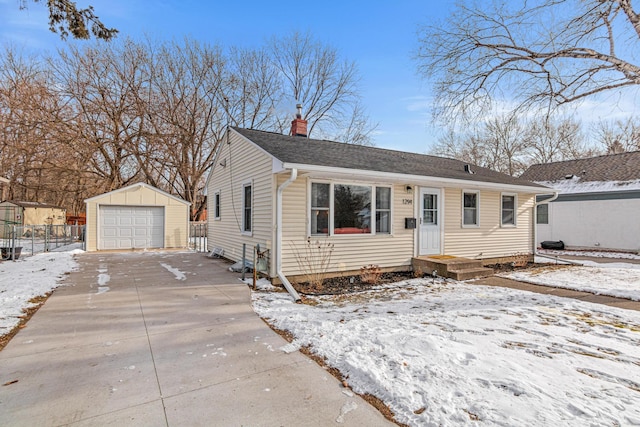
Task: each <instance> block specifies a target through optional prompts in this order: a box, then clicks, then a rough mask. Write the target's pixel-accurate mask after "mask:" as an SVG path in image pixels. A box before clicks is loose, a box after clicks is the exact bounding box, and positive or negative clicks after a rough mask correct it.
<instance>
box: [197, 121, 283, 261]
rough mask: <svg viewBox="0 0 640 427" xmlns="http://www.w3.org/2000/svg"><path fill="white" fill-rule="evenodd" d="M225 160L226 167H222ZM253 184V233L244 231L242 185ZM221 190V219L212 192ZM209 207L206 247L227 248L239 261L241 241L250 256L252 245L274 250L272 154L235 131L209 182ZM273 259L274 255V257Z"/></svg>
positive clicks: (224, 146)
mask: <svg viewBox="0 0 640 427" xmlns="http://www.w3.org/2000/svg"><path fill="white" fill-rule="evenodd" d="M220 163H223V164H224V165H225V166H222V165H221V164H220ZM248 182H251V183H252V189H251V192H252V198H253V205H252V221H251V223H252V232H251V235H247V234H243V233H242V210H243V206H242V192H243V185H244V184H246V183H248ZM216 192H220V219H215V218H214V212H213V208H214V205H213V204H214V200H213V195H214V194H215V193H216ZM207 194H208V195H209V197H208V202H207V206H208V209H209V221H208V230H207V232H208V234H207V236H208V239H207V246H208V249H209V250H210V251H211V250H213V248H222V249H224V257H225V258H228V259H231V260H234V261H238V260H240V259H241V258H242V244H243V243H245V244H246V245H247V257H248V258H249V259H251V257H252V250H253V247H254V246H255V245H257V244H259V245H260V248H261V249H265V248H268V249H270V250H273V248H272V241H273V224H274V222H275V218H274V198H275V190H274V179H273V174H272V159H271V156H269V155H268V154H266V153H265V152H263V151H262V150H260V149H259V148H258V147H256V146H255V145H254V144H252V143H250V142H248V141H246V140H245V139H244V138H242V137H241V136H239V135H237V134H236V133H233V132H232V133H231V138H230V144H227V143H226V142H224V143H223V144H222V146H221V147H220V152H219V153H218V157H217V159H216V164H215V165H214V169H213V171H212V172H211V176H210V177H209V181H208V184H207ZM272 258H273V257H272Z"/></svg>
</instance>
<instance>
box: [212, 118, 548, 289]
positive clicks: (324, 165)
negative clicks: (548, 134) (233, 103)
mask: <svg viewBox="0 0 640 427" xmlns="http://www.w3.org/2000/svg"><path fill="white" fill-rule="evenodd" d="M306 134H307V132H306V121H304V120H303V119H301V118H300V115H298V117H297V118H296V119H295V120H293V122H292V131H291V135H293V136H288V135H282V134H277V133H271V132H264V131H257V130H248V129H240V128H237V127H232V128H229V129H228V131H227V134H226V141H225V142H223V143H222V144H221V145H220V146H219V148H218V151H217V153H216V156H217V157H216V160H215V162H214V165H213V167H212V170H211V172H210V175H209V177H208V179H207V194H208V210H209V229H208V236H209V238H208V249H209V250H210V251H214V250H215V252H216V253H223V254H224V257H225V258H228V259H231V260H235V261H237V260H239V259H241V257H242V246H243V243H244V244H246V245H247V247H248V248H249V249H248V251H247V254H248V259H251V258H250V257H251V255H250V254H251V250H252V248H253V247H254V246H255V245H258V244H259V245H260V247H261V249H264V248H267V249H269V254H270V257H269V259H270V263H269V265H268V271H267V273H268V275H269V276H270V277H271V278H272V279H275V282H278V281H281V282H282V283H283V284H284V285H285V287H287V286H288V285H287V284H288V281H289V279H291V280H295V279H298V278H300V277H301V276H303V275H304V274H305V271H304V270H305V268H304V266H303V265H301V264H303V263H304V262H302V263H301V262H300V261H301V258H304V257H305V250H307V249H309V247H308V246H307V245H310V246H312V244H313V243H314V242H318V244H319V245H320V246H322V245H324V244H331V245H332V253H331V260H330V262H329V263H328V264H329V265H327V266H326V273H327V275H330V274H331V275H343V274H344V275H347V274H356V273H358V274H359V271H360V268H362V267H363V266H366V265H371V264H374V265H377V266H378V267H379V268H380V269H381V270H383V271H392V270H410V269H411V268H412V260H413V258H414V257H417V256H420V255H431V256H441V257H443V256H457V257H468V258H474V259H476V260H483V262H485V263H491V262H492V261H497V260H504V259H505V258H509V257H512V256H514V255H516V254H523V253H524V254H532V253H533V251H534V241H535V240H534V224H533V221H534V208H535V201H536V195H539V194H549V193H552V190H550V189H548V188H545V187H544V186H541V185H539V184H534V183H531V182H529V181H525V180H523V179H520V178H514V177H511V176H508V175H505V174H501V173H498V172H494V171H491V170H489V169H485V168H481V167H477V166H473V165H468V164H465V163H464V162H461V161H458V160H453V159H446V158H440V157H434V156H428V155H422V154H414V153H408V152H401V151H394V150H387V149H382V148H374V147H367V146H361V145H353V144H345V143H340V142H333V141H326V140H316V139H310V138H307V137H306ZM308 241H309V242H311V243H310V244H308V243H307V242H308ZM311 249H313V248H311ZM303 261H304V260H303ZM289 285H290V283H289ZM287 289H289V288H287Z"/></svg>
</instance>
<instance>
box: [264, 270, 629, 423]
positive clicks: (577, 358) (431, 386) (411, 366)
mask: <svg viewBox="0 0 640 427" xmlns="http://www.w3.org/2000/svg"><path fill="white" fill-rule="evenodd" d="M610 271H611V270H610V269H607V270H606V272H610ZM606 272H604V273H603V274H605V273H606ZM574 278H575V279H574V280H575V281H576V282H579V281H580V280H583V278H582V276H574ZM601 279H602V282H605V281H606V280H607V279H606V277H602V278H601ZM309 299H310V300H312V302H313V305H306V304H295V303H294V302H293V301H291V299H290V298H289V297H288V295H286V294H283V293H275V292H271V293H265V292H253V293H252V301H253V306H254V310H255V311H256V312H257V313H258V314H259V315H260V316H261V317H263V318H264V319H266V320H267V321H268V322H269V323H271V324H273V325H274V326H275V327H277V328H279V329H282V330H287V331H289V332H290V333H291V334H293V336H294V337H295V341H294V342H295V343H296V345H301V346H309V347H310V348H311V349H312V351H313V352H314V353H316V354H317V355H318V356H319V357H321V358H323V359H324V360H325V361H326V363H327V364H328V365H329V366H331V367H334V368H336V369H338V370H339V371H340V372H341V373H342V375H343V376H344V377H345V378H346V379H347V381H348V383H349V386H350V387H351V389H352V390H353V391H354V392H356V393H359V394H364V393H371V394H373V395H375V396H377V397H378V398H380V399H381V400H382V401H383V402H384V403H385V404H386V405H388V406H389V407H390V408H391V410H392V411H393V412H394V413H395V414H396V418H397V420H398V421H399V422H402V423H405V424H408V425H410V426H424V425H442V426H459V425H479V424H482V425H509V426H529V425H563V426H584V425H595V424H597V425H630V424H634V423H635V422H637V421H638V420H640V393H639V392H638V390H640V381H639V380H638V378H640V354H638V346H639V345H640V337H639V336H638V331H640V313H639V312H636V311H632V310H623V309H618V308H614V307H608V306H601V305H598V304H591V303H587V302H583V301H578V300H573V299H567V298H559V297H554V296H551V295H540V294H534V293H530V292H525V291H519V290H514V289H508V288H498V287H486V286H480V285H474V284H470V283H462V282H455V281H447V282H444V281H436V283H435V284H432V281H431V280H423V279H415V280H409V281H405V282H402V283H399V284H394V285H386V286H381V287H378V288H376V289H373V290H370V291H367V292H359V293H357V294H353V295H349V296H345V295H340V296H335V297H333V296H317V297H309Z"/></svg>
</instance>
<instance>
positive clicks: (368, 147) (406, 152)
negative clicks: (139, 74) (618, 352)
mask: <svg viewBox="0 0 640 427" xmlns="http://www.w3.org/2000/svg"><path fill="white" fill-rule="evenodd" d="M231 127H232V129H235V130H237V131H249V132H262V133H267V134H271V135H274V136H279V137H285V138H290V139H292V140H294V141H297V140H300V139H307V140H309V141H319V142H329V143H332V144H340V145H345V146H349V147H362V148H365V149H368V150H377V151H385V152H391V153H398V154H411V155H416V156H424V157H430V158H434V159H445V160H451V161H454V162H459V163H461V164H465V163H470V162H465V161H464V160H458V159H454V158H452V157H443V156H435V155H433V154H426V153H416V152H414V151H404V150H398V149H394V148H384V147H376V146H371V145H361V144H353V143H349V142H344V141H334V140H332V139H317V138H309V137H306V138H303V137H300V136H291V135H287V134H284V133H278V132H273V131H268V130H261V129H247V128H241V127H238V126H231ZM473 166H477V167H482V166H479V165H476V164H473Z"/></svg>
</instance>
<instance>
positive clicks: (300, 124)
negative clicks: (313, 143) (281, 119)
mask: <svg viewBox="0 0 640 427" xmlns="http://www.w3.org/2000/svg"><path fill="white" fill-rule="evenodd" d="M296 108H297V109H298V112H297V113H296V118H295V119H293V120H292V121H291V136H303V137H305V138H306V137H307V121H306V120H304V119H303V118H302V104H298V105H296Z"/></svg>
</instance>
